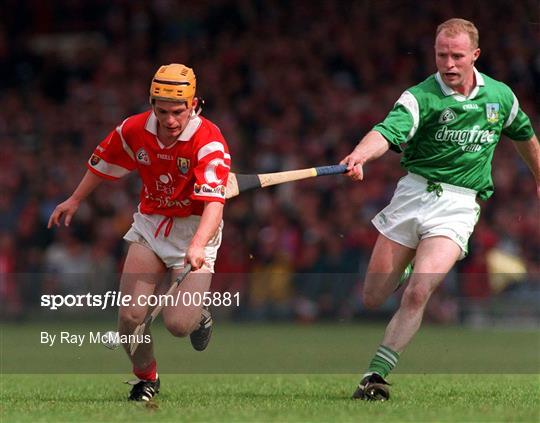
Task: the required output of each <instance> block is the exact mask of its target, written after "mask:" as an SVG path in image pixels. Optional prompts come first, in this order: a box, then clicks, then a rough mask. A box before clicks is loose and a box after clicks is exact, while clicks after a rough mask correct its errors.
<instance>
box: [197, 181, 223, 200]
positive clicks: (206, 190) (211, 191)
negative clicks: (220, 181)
mask: <svg viewBox="0 0 540 423" xmlns="http://www.w3.org/2000/svg"><path fill="white" fill-rule="evenodd" d="M193 190H194V191H195V194H200V195H210V196H211V197H216V196H217V197H221V198H225V187H224V186H223V185H218V186H216V187H211V186H210V185H208V184H202V185H199V184H195V185H194V187H193Z"/></svg>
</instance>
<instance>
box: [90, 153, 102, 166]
mask: <svg viewBox="0 0 540 423" xmlns="http://www.w3.org/2000/svg"><path fill="white" fill-rule="evenodd" d="M100 161H101V158H99V157H98V156H96V155H95V154H92V157H90V164H91V165H92V166H96V165H97V164H98V163H99V162H100Z"/></svg>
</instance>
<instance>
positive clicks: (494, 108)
mask: <svg viewBox="0 0 540 423" xmlns="http://www.w3.org/2000/svg"><path fill="white" fill-rule="evenodd" d="M499 108H500V105H499V103H486V118H487V121H488V122H489V123H497V122H498V121H499Z"/></svg>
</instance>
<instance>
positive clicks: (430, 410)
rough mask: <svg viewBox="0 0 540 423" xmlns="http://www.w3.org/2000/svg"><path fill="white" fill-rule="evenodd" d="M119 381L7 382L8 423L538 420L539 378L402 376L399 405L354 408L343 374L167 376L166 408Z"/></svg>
mask: <svg viewBox="0 0 540 423" xmlns="http://www.w3.org/2000/svg"><path fill="white" fill-rule="evenodd" d="M121 380H122V377H121V376H118V375H55V376H54V377H51V376H49V375H47V376H45V375H39V376H36V375H32V376H30V375H24V376H15V375H9V376H4V377H3V378H2V382H1V386H2V389H1V403H2V406H1V407H2V409H1V410H2V411H1V419H2V421H3V422H17V421H32V422H40V421H43V422H49V421H50V422H52V421H55V422H56V421H143V420H144V421H204V422H227V421H243V422H250V421H276V422H282V421H287V422H349V421H350V422H353V421H354V422H358V421H376V422H418V421H434V422H435V421H436V422H503V421H504V422H509V421H516V422H517V421H519V422H537V421H539V419H540V413H539V395H540V392H539V385H538V376H534V375H514V376H512V375H504V376H499V375H482V376H475V377H471V376H468V375H395V376H394V377H393V378H392V380H393V382H394V384H395V386H394V388H393V390H392V399H391V401H389V402H385V403H365V402H361V401H352V400H350V399H349V396H350V394H351V393H352V390H353V388H354V384H355V383H356V380H355V377H353V376H345V375H320V374H319V375H163V377H162V384H163V385H162V387H163V389H162V392H161V393H160V394H159V395H158V396H157V397H156V401H155V404H156V405H157V407H158V408H152V409H150V408H147V407H145V405H143V404H134V403H129V402H127V401H126V400H125V399H124V398H125V396H126V395H127V391H128V389H129V387H128V386H127V385H122V384H121V383H120V381H121Z"/></svg>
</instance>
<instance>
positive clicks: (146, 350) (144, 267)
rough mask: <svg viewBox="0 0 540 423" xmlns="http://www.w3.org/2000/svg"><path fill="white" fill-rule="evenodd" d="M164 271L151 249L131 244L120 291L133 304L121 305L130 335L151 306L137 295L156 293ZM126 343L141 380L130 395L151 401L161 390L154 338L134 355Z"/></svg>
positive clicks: (123, 330)
mask: <svg viewBox="0 0 540 423" xmlns="http://www.w3.org/2000/svg"><path fill="white" fill-rule="evenodd" d="M165 271H166V268H165V266H164V264H163V263H162V261H161V260H160V259H159V258H158V257H157V256H156V255H155V254H154V252H153V251H152V250H150V249H149V248H146V247H145V246H143V245H140V244H137V243H133V244H131V245H130V246H129V250H128V254H127V257H126V261H125V263H124V269H123V272H122V279H121V281H120V292H121V293H122V295H131V299H132V304H130V305H129V306H121V307H120V310H119V313H118V331H119V332H120V334H121V335H128V336H129V335H131V334H132V333H133V331H134V330H135V328H136V327H137V325H139V324H140V323H141V322H142V321H143V320H144V318H145V316H146V313H147V312H148V306H146V305H139V304H137V299H138V298H148V296H149V295H152V294H154V291H155V288H156V286H157V284H158V282H159V279H162V278H163V274H164V273H165ZM123 346H124V349H125V350H126V352H127V354H128V356H129V358H130V360H131V362H132V364H133V370H134V373H135V374H136V376H137V377H138V378H139V379H140V380H141V381H140V382H138V383H137V384H135V386H134V387H133V389H132V391H131V395H130V397H129V399H132V400H136V401H148V400H150V399H151V398H152V397H153V396H154V395H155V394H156V393H157V392H158V391H159V380H158V379H157V371H156V361H155V358H154V349H153V342H149V343H147V342H142V343H141V344H140V345H139V347H138V348H137V351H136V352H135V354H134V355H133V356H131V355H130V354H129V343H124V344H123Z"/></svg>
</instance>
